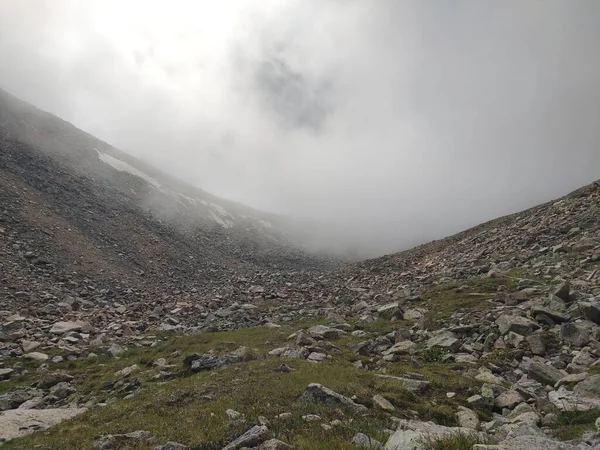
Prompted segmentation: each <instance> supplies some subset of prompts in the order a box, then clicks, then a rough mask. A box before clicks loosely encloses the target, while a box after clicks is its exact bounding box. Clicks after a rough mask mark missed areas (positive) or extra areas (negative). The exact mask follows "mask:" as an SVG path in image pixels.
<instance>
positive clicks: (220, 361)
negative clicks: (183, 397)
mask: <svg viewBox="0 0 600 450" xmlns="http://www.w3.org/2000/svg"><path fill="white" fill-rule="evenodd" d="M240 361H241V358H240V357H236V356H231V355H224V356H213V355H197V354H193V355H189V356H186V358H185V359H184V361H183V362H184V364H185V365H187V366H188V367H189V368H190V369H191V370H192V372H200V371H203V370H212V369H215V368H217V367H222V366H228V365H231V364H235V363H238V362H240Z"/></svg>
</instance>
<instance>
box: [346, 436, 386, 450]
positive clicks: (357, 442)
mask: <svg viewBox="0 0 600 450" xmlns="http://www.w3.org/2000/svg"><path fill="white" fill-rule="evenodd" d="M351 444H353V445H354V446H355V447H358V448H364V449H382V448H383V445H382V444H381V442H379V441H376V440H375V439H373V438H371V437H369V436H367V435H366V434H363V433H356V434H355V435H354V437H353V438H352V442H351Z"/></svg>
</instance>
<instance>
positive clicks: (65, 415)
mask: <svg viewBox="0 0 600 450" xmlns="http://www.w3.org/2000/svg"><path fill="white" fill-rule="evenodd" d="M86 411H87V409H86V408H55V409H10V410H8V411H4V412H2V413H0V439H5V440H10V439H14V438H18V437H21V436H26V435H28V434H31V433H33V432H35V431H39V430H45V429H47V428H50V427H51V426H52V425H56V424H57V423H59V422H62V421H64V420H68V419H71V418H73V417H75V416H77V415H79V414H81V413H84V412H86Z"/></svg>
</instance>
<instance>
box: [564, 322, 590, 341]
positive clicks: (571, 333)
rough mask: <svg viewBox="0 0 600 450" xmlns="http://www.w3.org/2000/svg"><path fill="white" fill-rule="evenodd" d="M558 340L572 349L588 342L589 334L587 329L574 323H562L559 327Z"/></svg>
mask: <svg viewBox="0 0 600 450" xmlns="http://www.w3.org/2000/svg"><path fill="white" fill-rule="evenodd" d="M560 338H561V340H562V341H564V342H566V343H567V344H570V345H573V346H574V347H583V346H584V345H586V344H587V343H588V342H590V338H591V333H590V330H589V329H588V328H586V327H583V326H580V325H577V324H575V323H572V322H571V323H563V324H562V325H561V327H560Z"/></svg>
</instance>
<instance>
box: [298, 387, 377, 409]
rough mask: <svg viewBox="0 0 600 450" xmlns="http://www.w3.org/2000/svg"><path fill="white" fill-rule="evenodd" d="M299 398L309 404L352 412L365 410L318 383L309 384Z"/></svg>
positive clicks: (363, 407) (364, 407) (362, 406)
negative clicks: (316, 403)
mask: <svg viewBox="0 0 600 450" xmlns="http://www.w3.org/2000/svg"><path fill="white" fill-rule="evenodd" d="M300 398H301V399H303V400H306V401H309V402H322V403H325V404H327V405H331V406H344V407H347V408H349V409H351V410H352V411H354V412H364V411H366V409H367V407H366V406H364V405H359V404H357V403H354V402H353V401H352V400H351V399H349V398H348V397H344V396H343V395H341V394H338V393H337V392H335V391H333V390H331V389H329V388H327V387H325V386H323V385H321V384H318V383H311V384H309V385H308V387H307V388H306V390H305V391H304V392H303V393H302V395H301V396H300Z"/></svg>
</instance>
